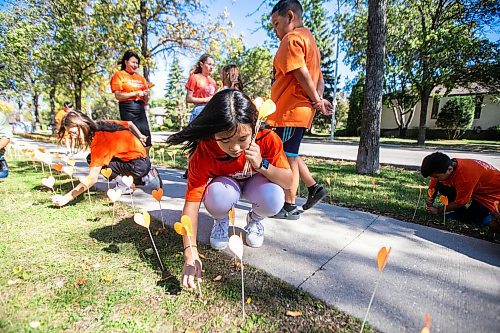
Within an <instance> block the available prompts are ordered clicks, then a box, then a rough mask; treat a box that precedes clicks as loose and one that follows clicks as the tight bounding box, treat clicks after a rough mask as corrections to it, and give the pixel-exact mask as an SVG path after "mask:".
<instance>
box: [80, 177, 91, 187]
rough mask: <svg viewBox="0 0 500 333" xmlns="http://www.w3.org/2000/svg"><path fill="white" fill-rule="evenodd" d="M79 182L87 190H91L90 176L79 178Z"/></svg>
mask: <svg viewBox="0 0 500 333" xmlns="http://www.w3.org/2000/svg"><path fill="white" fill-rule="evenodd" d="M78 180H79V181H80V183H82V184H83V185H84V186H85V187H86V188H89V185H90V178H89V177H88V176H86V177H84V176H82V177H80V178H78Z"/></svg>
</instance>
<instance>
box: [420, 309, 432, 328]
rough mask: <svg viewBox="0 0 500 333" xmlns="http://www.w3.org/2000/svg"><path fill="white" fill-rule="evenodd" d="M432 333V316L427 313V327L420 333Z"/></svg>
mask: <svg viewBox="0 0 500 333" xmlns="http://www.w3.org/2000/svg"><path fill="white" fill-rule="evenodd" d="M430 332H431V316H430V315H429V314H428V313H426V314H425V327H424V328H422V331H421V332H420V333H430Z"/></svg>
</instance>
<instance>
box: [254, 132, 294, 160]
mask: <svg viewBox="0 0 500 333" xmlns="http://www.w3.org/2000/svg"><path fill="white" fill-rule="evenodd" d="M259 134H260V138H261V140H258V139H257V143H258V144H259V146H261V154H262V157H263V158H265V159H266V160H268V161H269V163H270V164H272V165H273V166H275V167H277V168H282V169H290V165H289V164H288V160H287V158H286V155H285V151H284V150H283V142H282V141H281V139H280V137H279V136H278V135H277V134H276V133H274V132H273V131H269V130H264V131H261V132H260V133H259ZM259 141H261V142H262V143H259Z"/></svg>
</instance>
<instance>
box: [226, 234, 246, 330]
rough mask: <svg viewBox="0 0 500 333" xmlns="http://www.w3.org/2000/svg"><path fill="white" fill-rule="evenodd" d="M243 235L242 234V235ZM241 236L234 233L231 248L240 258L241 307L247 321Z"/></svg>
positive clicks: (230, 243) (230, 241) (230, 240)
mask: <svg viewBox="0 0 500 333" xmlns="http://www.w3.org/2000/svg"><path fill="white" fill-rule="evenodd" d="M240 236H241V235H240ZM240 236H237V235H232V236H231V237H230V238H229V244H228V246H229V249H230V250H231V251H232V252H233V253H234V255H235V256H237V257H238V258H240V264H241V265H240V268H241V307H242V313H243V321H245V279H244V274H243V240H242V239H241V237H240Z"/></svg>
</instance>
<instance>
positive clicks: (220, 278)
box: [212, 275, 222, 281]
mask: <svg viewBox="0 0 500 333" xmlns="http://www.w3.org/2000/svg"><path fill="white" fill-rule="evenodd" d="M220 280H222V275H217V276H216V277H214V279H213V280H212V281H220Z"/></svg>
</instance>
